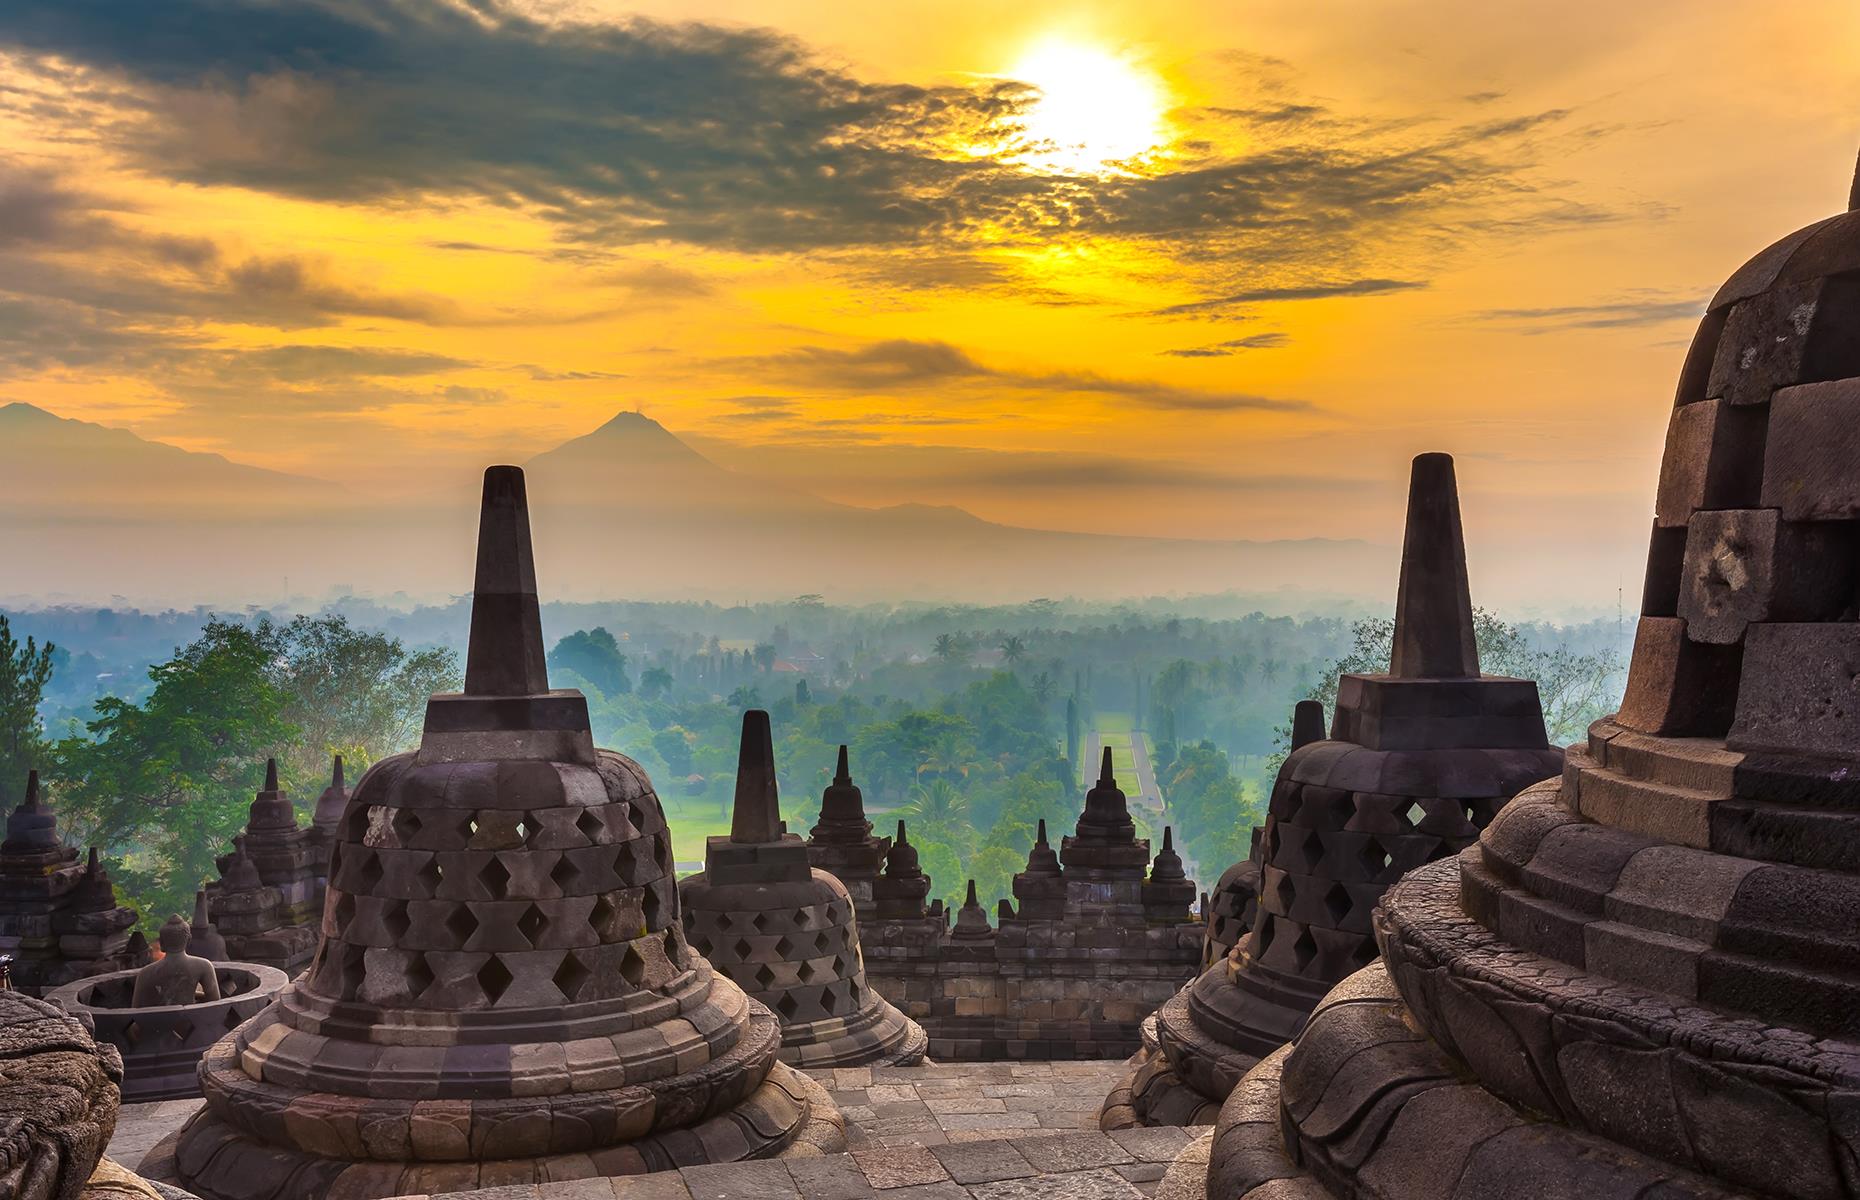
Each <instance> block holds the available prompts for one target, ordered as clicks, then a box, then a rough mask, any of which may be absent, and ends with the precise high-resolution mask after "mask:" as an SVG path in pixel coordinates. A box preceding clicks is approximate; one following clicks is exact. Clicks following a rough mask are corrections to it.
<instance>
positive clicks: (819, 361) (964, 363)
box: [735, 338, 1312, 412]
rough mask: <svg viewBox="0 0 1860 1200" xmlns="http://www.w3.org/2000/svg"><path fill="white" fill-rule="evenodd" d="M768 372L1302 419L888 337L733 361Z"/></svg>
mask: <svg viewBox="0 0 1860 1200" xmlns="http://www.w3.org/2000/svg"><path fill="white" fill-rule="evenodd" d="M735 361H737V362H741V363H746V364H747V365H750V366H755V367H761V368H767V369H773V370H777V371H781V372H783V373H785V374H787V375H788V376H789V377H791V378H795V379H799V380H802V381H804V382H807V383H810V384H813V385H815V386H817V387H826V388H833V389H836V390H839V391H845V392H854V393H869V392H875V391H887V390H893V389H908V388H920V387H929V386H933V385H946V384H952V383H972V384H981V385H990V386H994V387H998V388H1007V389H1013V390H1018V391H1028V392H1069V393H1080V392H1084V393H1093V394H1097V395H1106V396H1121V397H1124V398H1127V399H1129V400H1131V401H1133V402H1135V403H1139V404H1143V405H1145V406H1147V407H1150V408H1158V409H1168V410H1175V411H1186V412H1244V411H1248V410H1266V411H1273V412H1308V411H1312V406H1311V405H1310V404H1309V403H1307V402H1305V401H1302V400H1284V399H1277V398H1274V397H1270V396H1256V395H1252V394H1249V393H1244V392H1200V391H1193V390H1189V389H1185V388H1178V387H1173V386H1171V385H1169V384H1164V383H1159V382H1155V381H1152V380H1142V379H1119V378H1113V377H1109V376H1105V375H1100V374H1098V373H1096V372H1094V371H1017V370H1010V369H1003V368H997V367H990V366H986V365H984V364H983V363H981V362H978V361H977V360H976V359H975V357H974V356H973V355H971V354H969V352H968V351H966V350H963V349H961V348H960V347H958V346H953V345H951V344H949V343H948V342H939V341H914V340H910V339H905V338H895V339H892V340H889V341H883V342H872V343H870V344H868V345H865V346H860V347H857V348H854V349H850V350H841V349H835V348H830V347H826V346H799V347H796V348H795V349H793V350H788V351H785V352H783V353H780V354H773V355H765V356H762V357H760V358H755V359H749V360H735Z"/></svg>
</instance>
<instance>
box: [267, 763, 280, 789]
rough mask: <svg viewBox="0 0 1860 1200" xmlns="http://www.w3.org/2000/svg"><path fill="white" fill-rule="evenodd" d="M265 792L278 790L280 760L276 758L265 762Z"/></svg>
mask: <svg viewBox="0 0 1860 1200" xmlns="http://www.w3.org/2000/svg"><path fill="white" fill-rule="evenodd" d="M265 790H266V791H268V792H275V791H277V790H278V760H277V759H275V758H268V759H266V760H265Z"/></svg>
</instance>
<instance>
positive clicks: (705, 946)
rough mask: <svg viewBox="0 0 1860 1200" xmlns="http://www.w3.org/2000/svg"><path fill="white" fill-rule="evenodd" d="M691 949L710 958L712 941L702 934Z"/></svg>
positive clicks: (692, 944)
mask: <svg viewBox="0 0 1860 1200" xmlns="http://www.w3.org/2000/svg"><path fill="white" fill-rule="evenodd" d="M691 948H692V949H693V950H696V951H697V952H698V953H699V954H702V955H703V956H704V957H705V958H709V957H710V939H709V938H707V937H705V936H704V935H702V934H699V935H698V937H697V938H696V940H694V941H693V942H692V943H691Z"/></svg>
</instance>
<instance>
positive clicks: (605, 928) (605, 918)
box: [588, 896, 619, 942]
mask: <svg viewBox="0 0 1860 1200" xmlns="http://www.w3.org/2000/svg"><path fill="white" fill-rule="evenodd" d="M618 914H619V910H618V909H616V908H615V907H614V906H613V902H612V901H611V900H609V899H608V898H607V897H605V896H596V897H595V898H594V907H593V908H590V909H589V910H588V926H589V927H590V928H591V929H593V930H594V933H595V936H596V937H598V938H600V939H601V940H602V941H603V942H605V941H610V940H612V939H610V938H609V937H608V936H607V935H608V933H609V932H610V928H611V926H612V925H613V923H614V917H615V916H617V915H618Z"/></svg>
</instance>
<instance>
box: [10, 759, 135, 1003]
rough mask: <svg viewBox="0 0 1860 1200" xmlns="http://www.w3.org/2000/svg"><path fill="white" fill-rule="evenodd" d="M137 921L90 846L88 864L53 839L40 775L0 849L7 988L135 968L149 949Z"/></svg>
mask: <svg viewBox="0 0 1860 1200" xmlns="http://www.w3.org/2000/svg"><path fill="white" fill-rule="evenodd" d="M135 924H136V914H135V911H134V910H133V909H129V908H125V907H123V906H121V905H119V904H117V902H116V889H115V887H114V886H113V885H112V884H111V883H110V874H109V872H108V871H106V870H105V869H104V867H103V864H102V862H101V861H100V860H99V859H98V857H97V851H96V849H95V848H94V847H93V848H92V849H91V852H90V857H89V859H88V861H86V862H84V863H79V862H78V854H77V851H76V850H75V849H73V848H71V847H69V846H66V845H65V844H64V842H63V840H61V839H60V838H59V836H58V826H57V820H56V818H55V817H54V815H53V813H52V809H51V805H50V804H48V803H47V802H46V800H45V798H44V797H43V796H42V795H41V792H40V787H39V773H38V772H37V771H32V772H30V773H29V774H28V775H27V776H26V795H25V798H24V799H22V800H21V801H20V803H19V806H18V807H17V808H15V809H14V810H13V811H12V813H11V814H9V815H8V817H7V823H6V840H5V841H4V842H0V954H10V955H12V956H13V962H12V970H11V977H12V984H13V986H14V987H15V988H17V989H19V990H20V991H23V992H27V993H29V994H31V995H42V994H43V993H45V992H47V991H49V990H51V989H52V988H55V987H58V986H59V985H61V984H64V983H67V982H69V981H70V980H73V979H81V978H83V977H84V976H86V975H95V974H98V973H100V972H105V971H115V970H121V969H125V968H129V967H136V966H140V965H142V964H143V963H145V962H147V961H148V958H149V956H148V944H147V943H146V942H143V941H139V940H138V939H137V937H136V935H135V932H134V928H135Z"/></svg>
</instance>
